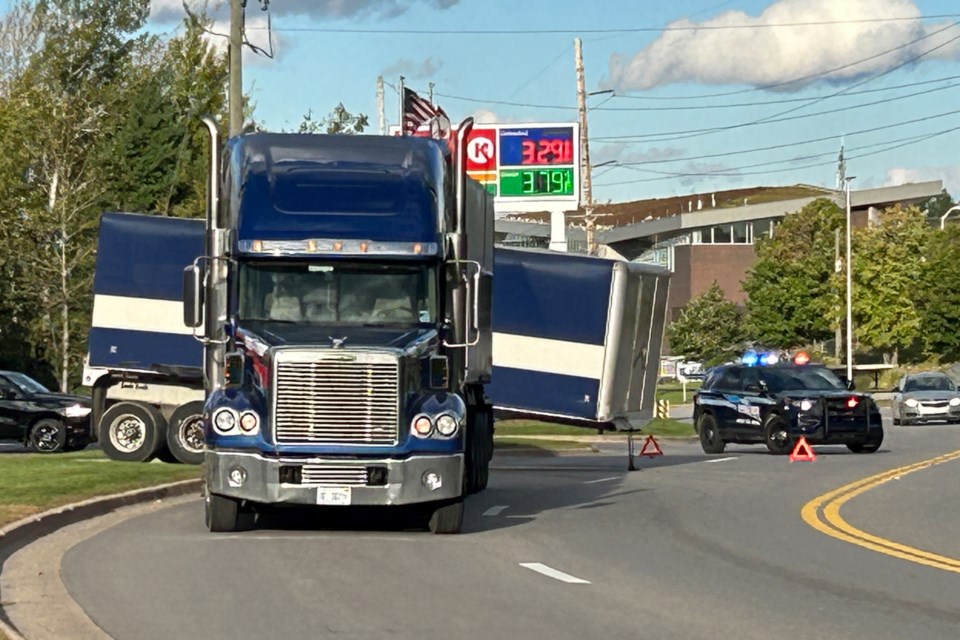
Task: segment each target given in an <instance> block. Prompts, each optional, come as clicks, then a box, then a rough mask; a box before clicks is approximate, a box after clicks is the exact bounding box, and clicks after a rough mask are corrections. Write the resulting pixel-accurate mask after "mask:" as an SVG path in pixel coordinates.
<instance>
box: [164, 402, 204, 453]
mask: <svg viewBox="0 0 960 640" xmlns="http://www.w3.org/2000/svg"><path fill="white" fill-rule="evenodd" d="M205 447H206V434H205V433H204V428H203V402H200V401H196V402H188V403H187V404H185V405H182V406H180V407H177V410H176V411H174V412H173V415H172V416H170V423H169V425H167V448H168V449H170V453H171V454H173V457H175V458H176V459H177V460H179V461H180V462H182V463H183V464H202V463H203V450H204V448H205Z"/></svg>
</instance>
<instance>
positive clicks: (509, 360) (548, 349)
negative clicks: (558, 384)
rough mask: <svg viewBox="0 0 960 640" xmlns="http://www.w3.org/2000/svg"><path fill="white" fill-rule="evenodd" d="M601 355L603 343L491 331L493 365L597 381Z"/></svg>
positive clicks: (601, 363)
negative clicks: (568, 340)
mask: <svg viewBox="0 0 960 640" xmlns="http://www.w3.org/2000/svg"><path fill="white" fill-rule="evenodd" d="M603 356H604V347H603V345H598V344H584V343H582V342H567V341H566V340H550V339H548V338H534V337H531V336H520V335H515V334H510V333H494V334H493V364H494V366H497V367H506V368H510V369H521V370H524V371H537V372H539V373H552V374H556V375H561V376H576V377H579V378H590V379H592V380H599V379H600V377H601V375H603Z"/></svg>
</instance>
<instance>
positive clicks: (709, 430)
mask: <svg viewBox="0 0 960 640" xmlns="http://www.w3.org/2000/svg"><path fill="white" fill-rule="evenodd" d="M697 433H699V434H700V447H701V448H702V449H703V452H704V453H723V450H724V449H726V447H727V443H725V442H724V441H723V438H721V437H720V429H719V428H718V427H717V420H716V418H714V417H713V416H712V415H710V414H709V413H705V414H703V415H702V416H700V419H699V420H698V421H697Z"/></svg>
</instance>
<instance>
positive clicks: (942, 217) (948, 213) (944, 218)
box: [940, 205, 960, 231]
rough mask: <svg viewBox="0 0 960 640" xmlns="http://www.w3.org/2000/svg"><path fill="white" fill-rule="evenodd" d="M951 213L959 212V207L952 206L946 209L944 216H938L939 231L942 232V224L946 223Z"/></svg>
mask: <svg viewBox="0 0 960 640" xmlns="http://www.w3.org/2000/svg"><path fill="white" fill-rule="evenodd" d="M951 211H960V205H954V206H952V207H950V208H949V209H947V212H946V213H945V214H943V215H942V216H940V230H941V231H943V226H944V224H945V223H946V221H947V216H949V215H950V212H951Z"/></svg>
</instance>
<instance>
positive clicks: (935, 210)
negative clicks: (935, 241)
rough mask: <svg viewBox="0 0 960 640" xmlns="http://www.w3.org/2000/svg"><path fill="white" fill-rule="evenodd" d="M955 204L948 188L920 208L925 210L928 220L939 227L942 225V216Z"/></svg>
mask: <svg viewBox="0 0 960 640" xmlns="http://www.w3.org/2000/svg"><path fill="white" fill-rule="evenodd" d="M952 206H953V198H952V197H950V194H949V193H947V190H946V189H944V190H943V191H941V192H940V193H939V194H937V195H935V196H933V197H932V198H930V199H929V200H927V201H926V202H924V203H923V204H922V205H920V209H922V210H923V212H924V214H925V215H926V217H927V222H928V223H929V224H930V225H932V226H936V227H939V226H940V217H941V216H942V215H943V214H945V213H946V212H947V210H948V209H950V207H952Z"/></svg>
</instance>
